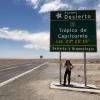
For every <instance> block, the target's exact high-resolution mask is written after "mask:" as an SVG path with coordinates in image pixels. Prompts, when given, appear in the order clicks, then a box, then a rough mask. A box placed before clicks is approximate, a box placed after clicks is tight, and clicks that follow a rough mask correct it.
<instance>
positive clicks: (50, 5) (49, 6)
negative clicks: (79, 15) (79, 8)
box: [39, 0, 69, 13]
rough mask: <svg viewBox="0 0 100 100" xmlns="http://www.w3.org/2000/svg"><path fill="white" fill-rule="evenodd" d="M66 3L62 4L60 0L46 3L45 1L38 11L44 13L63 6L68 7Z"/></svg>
mask: <svg viewBox="0 0 100 100" xmlns="http://www.w3.org/2000/svg"><path fill="white" fill-rule="evenodd" d="M68 7H69V6H68V4H64V3H62V2H61V0H54V1H51V2H48V3H45V4H44V5H42V6H41V7H40V11H39V12H40V13H45V12H49V11H55V10H59V9H63V8H68Z"/></svg>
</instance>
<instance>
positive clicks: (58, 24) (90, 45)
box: [50, 10, 97, 52]
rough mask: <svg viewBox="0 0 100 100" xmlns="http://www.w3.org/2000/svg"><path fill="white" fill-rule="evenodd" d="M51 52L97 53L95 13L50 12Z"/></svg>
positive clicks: (87, 11)
mask: <svg viewBox="0 0 100 100" xmlns="http://www.w3.org/2000/svg"><path fill="white" fill-rule="evenodd" d="M50 51H51V52H66V51H67V52H97V38H96V11H95V10H73V11H51V13H50Z"/></svg>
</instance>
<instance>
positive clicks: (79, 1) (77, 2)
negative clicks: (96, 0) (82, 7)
mask: <svg viewBox="0 0 100 100" xmlns="http://www.w3.org/2000/svg"><path fill="white" fill-rule="evenodd" d="M86 1H87V0H73V3H75V4H82V3H84V2H86Z"/></svg>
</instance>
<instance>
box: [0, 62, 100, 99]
mask: <svg viewBox="0 0 100 100" xmlns="http://www.w3.org/2000/svg"><path fill="white" fill-rule="evenodd" d="M47 62H48V61H47V60H46V61H45V60H44V61H35V62H34V61H33V62H31V63H27V64H22V65H17V64H16V65H6V66H4V67H2V66H0V100H84V99H85V100H100V95H97V94H89V93H81V92H73V91H61V90H55V89H50V88H49V85H50V83H51V82H52V81H59V65H58V64H57V63H50V62H48V63H47Z"/></svg>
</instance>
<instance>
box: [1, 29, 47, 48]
mask: <svg viewBox="0 0 100 100" xmlns="http://www.w3.org/2000/svg"><path fill="white" fill-rule="evenodd" d="M0 38H3V39H9V40H13V41H25V43H26V44H25V45H24V48H28V49H36V50H39V49H45V50H48V48H49V33H48V32H39V33H30V32H28V31H22V30H10V29H8V28H0Z"/></svg>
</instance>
